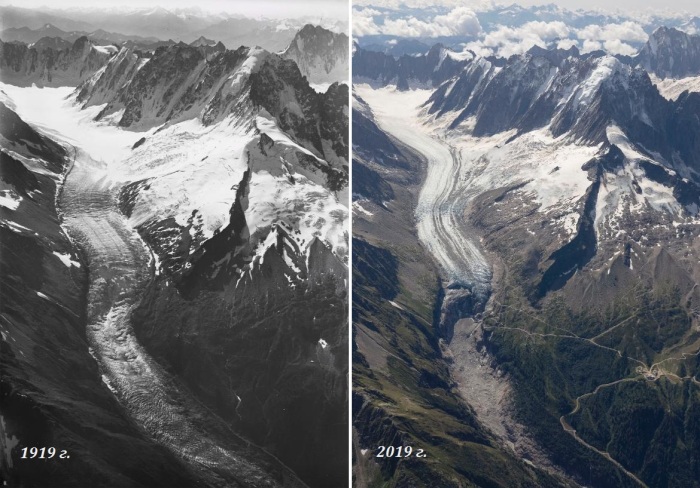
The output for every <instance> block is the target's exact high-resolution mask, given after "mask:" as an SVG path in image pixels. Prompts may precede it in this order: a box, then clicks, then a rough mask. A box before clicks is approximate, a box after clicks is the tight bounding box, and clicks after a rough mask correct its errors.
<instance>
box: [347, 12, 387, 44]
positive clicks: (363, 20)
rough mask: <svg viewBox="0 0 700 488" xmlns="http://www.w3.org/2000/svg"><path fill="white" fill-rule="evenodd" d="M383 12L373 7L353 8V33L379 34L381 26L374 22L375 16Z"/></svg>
mask: <svg viewBox="0 0 700 488" xmlns="http://www.w3.org/2000/svg"><path fill="white" fill-rule="evenodd" d="M381 14H382V13H381V12H379V11H378V10H374V9H371V8H364V9H361V10H359V9H353V11H352V33H353V34H354V35H355V36H359V37H362V36H373V35H377V34H379V33H380V32H379V26H377V24H376V23H375V22H374V16H376V15H381Z"/></svg>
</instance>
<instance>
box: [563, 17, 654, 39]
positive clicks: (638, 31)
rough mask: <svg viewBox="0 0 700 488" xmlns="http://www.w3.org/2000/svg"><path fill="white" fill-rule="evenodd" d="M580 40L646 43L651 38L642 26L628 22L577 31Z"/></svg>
mask: <svg viewBox="0 0 700 488" xmlns="http://www.w3.org/2000/svg"><path fill="white" fill-rule="evenodd" d="M576 36H577V37H578V38H579V39H584V40H585V39H588V40H591V41H632V42H645V41H646V40H647V38H648V37H649V36H647V33H646V32H644V29H643V28H642V26H641V25H639V24H638V23H636V22H631V21H626V22H622V23H620V24H606V25H602V26H601V25H595V24H591V25H587V26H586V27H584V28H582V29H578V30H577V31H576Z"/></svg>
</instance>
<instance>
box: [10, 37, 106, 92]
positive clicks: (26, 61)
mask: <svg viewBox="0 0 700 488" xmlns="http://www.w3.org/2000/svg"><path fill="white" fill-rule="evenodd" d="M56 47H61V45H57V46H56ZM111 55H112V51H110V50H109V49H107V48H104V47H97V46H95V45H94V44H92V42H90V40H89V39H88V38H87V37H80V38H78V39H76V41H75V42H74V43H73V44H72V45H71V47H70V48H68V49H56V48H54V47H49V46H42V45H40V46H39V47H38V48H37V47H28V46H27V45H26V44H23V43H20V42H2V41H0V80H2V81H3V82H5V83H12V84H15V85H21V86H31V85H32V84H36V85H37V86H76V85H78V84H80V83H82V82H83V81H84V80H86V79H88V78H89V77H90V76H92V75H93V74H94V73H95V72H96V71H97V70H99V69H100V68H101V67H102V66H104V65H105V64H106V63H107V61H108V60H109V58H110V57H111Z"/></svg>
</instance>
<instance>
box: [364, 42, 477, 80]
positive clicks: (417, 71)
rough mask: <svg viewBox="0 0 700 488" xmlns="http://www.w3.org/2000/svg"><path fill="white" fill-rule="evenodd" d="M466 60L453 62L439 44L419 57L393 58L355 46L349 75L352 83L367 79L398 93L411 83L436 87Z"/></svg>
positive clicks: (462, 65)
mask: <svg viewBox="0 0 700 488" xmlns="http://www.w3.org/2000/svg"><path fill="white" fill-rule="evenodd" d="M468 62H469V60H468V59H467V60H457V59H455V58H453V57H452V56H450V55H449V50H448V49H447V48H445V47H444V46H442V45H441V44H436V45H435V46H433V47H432V48H431V49H430V50H429V51H428V52H427V53H426V54H423V55H420V56H410V55H403V56H401V57H399V58H398V59H397V58H394V57H393V56H391V55H389V54H385V53H381V52H377V51H368V50H365V49H362V48H360V47H359V46H357V45H355V53H354V54H353V57H352V70H353V71H352V72H353V78H354V79H355V81H362V80H369V81H371V82H374V83H378V84H379V85H382V86H383V85H389V84H395V85H396V87H397V88H398V89H399V90H407V89H408V88H409V86H410V85H411V84H416V83H417V84H421V85H429V86H433V87H436V86H438V85H440V84H441V83H442V82H444V81H445V80H448V79H450V78H452V77H453V76H455V75H456V74H458V73H459V72H460V71H461V70H462V69H463V68H464V66H465V65H466V64H467V63H468Z"/></svg>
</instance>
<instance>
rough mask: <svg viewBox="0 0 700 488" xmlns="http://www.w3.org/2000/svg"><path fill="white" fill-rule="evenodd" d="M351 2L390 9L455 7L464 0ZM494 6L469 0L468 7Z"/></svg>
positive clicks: (481, 9)
mask: <svg viewBox="0 0 700 488" xmlns="http://www.w3.org/2000/svg"><path fill="white" fill-rule="evenodd" d="M352 4H353V5H354V6H356V7H359V6H374V7H383V8H388V9H392V10H401V9H403V8H406V7H408V8H415V9H428V8H430V9H432V8H435V7H447V8H456V7H463V6H464V4H465V2H464V0H353V2H352ZM495 8H496V2H494V1H493V0H470V1H469V9H471V10H472V11H474V12H488V11H490V10H494V9H495Z"/></svg>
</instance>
